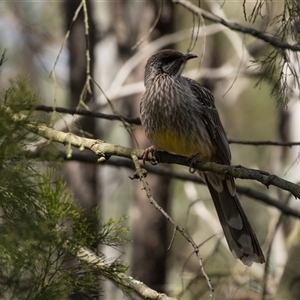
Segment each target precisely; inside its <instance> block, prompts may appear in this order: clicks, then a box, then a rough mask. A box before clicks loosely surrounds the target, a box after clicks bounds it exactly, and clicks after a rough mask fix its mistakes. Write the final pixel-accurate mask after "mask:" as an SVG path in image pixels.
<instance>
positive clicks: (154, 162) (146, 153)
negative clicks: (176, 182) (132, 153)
mask: <svg viewBox="0 0 300 300" xmlns="http://www.w3.org/2000/svg"><path fill="white" fill-rule="evenodd" d="M155 151H156V149H155V148H154V146H150V147H148V148H146V149H145V150H144V153H143V155H142V160H143V163H144V164H146V160H148V159H149V161H150V163H151V164H152V165H157V160H156V158H155V155H154V153H155ZM149 153H151V156H150V158H149Z"/></svg>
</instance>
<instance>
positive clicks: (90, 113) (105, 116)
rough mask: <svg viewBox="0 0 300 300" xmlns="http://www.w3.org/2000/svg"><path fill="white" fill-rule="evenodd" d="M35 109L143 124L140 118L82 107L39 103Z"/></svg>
mask: <svg viewBox="0 0 300 300" xmlns="http://www.w3.org/2000/svg"><path fill="white" fill-rule="evenodd" d="M35 110H37V111H44V112H59V113H64V114H71V115H81V116H88V117H93V118H101V119H106V120H118V121H122V120H124V121H125V122H127V123H129V124H135V125H141V120H140V118H126V117H123V116H122V117H120V116H118V115H112V114H104V113H100V112H94V111H90V110H86V109H81V108H64V107H53V106H47V105H38V106H36V107H35Z"/></svg>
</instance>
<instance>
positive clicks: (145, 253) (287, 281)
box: [0, 0, 300, 299]
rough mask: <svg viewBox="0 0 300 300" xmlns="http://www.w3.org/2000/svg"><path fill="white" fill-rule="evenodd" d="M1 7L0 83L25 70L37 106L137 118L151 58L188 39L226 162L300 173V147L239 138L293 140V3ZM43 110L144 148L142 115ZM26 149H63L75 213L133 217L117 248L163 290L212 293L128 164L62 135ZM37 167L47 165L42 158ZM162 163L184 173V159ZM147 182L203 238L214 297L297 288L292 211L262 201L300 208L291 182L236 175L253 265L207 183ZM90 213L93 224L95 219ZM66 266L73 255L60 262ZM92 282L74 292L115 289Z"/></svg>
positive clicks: (297, 9)
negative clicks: (287, 185)
mask: <svg viewBox="0 0 300 300" xmlns="http://www.w3.org/2000/svg"><path fill="white" fill-rule="evenodd" d="M175 3H177V5H175ZM0 6H1V10H0V14H1V26H0V30H1V37H2V38H1V41H0V48H1V49H4V48H7V49H8V51H7V54H6V56H7V61H6V62H5V64H4V65H3V66H2V73H1V77H0V83H1V87H2V88H3V89H5V88H7V87H9V86H10V83H9V80H10V79H11V78H14V77H16V76H17V75H18V74H25V75H27V77H28V82H29V84H30V86H31V88H32V89H34V90H36V91H38V93H39V97H40V98H41V99H43V100H42V104H45V105H48V106H51V107H53V108H58V107H67V108H74V109H78V108H83V109H87V110H90V111H92V112H103V113H110V114H111V113H113V114H119V115H122V116H124V117H125V116H126V117H138V116H139V100H140V98H141V94H142V92H143V89H144V88H143V82H142V81H143V70H144V65H145V63H146V60H147V59H148V58H149V57H150V56H151V54H153V53H154V52H156V51H158V50H159V49H162V48H175V49H177V50H179V51H182V52H188V51H190V52H192V53H195V54H197V55H198V56H199V60H198V62H199V63H198V64H197V63H196V62H194V65H192V64H191V63H190V64H189V65H188V66H187V67H188V68H187V69H186V73H185V74H186V75H187V76H188V77H192V78H194V79H196V80H198V81H199V82H200V83H201V84H203V85H204V86H206V87H207V88H209V89H210V90H211V91H212V93H213V94H214V96H215V98H216V105H217V107H218V110H219V113H220V115H221V119H222V121H223V124H224V127H225V129H226V131H227V133H228V138H229V139H230V140H231V141H232V143H231V150H232V154H233V164H241V165H243V166H246V167H249V168H254V169H261V170H265V171H267V172H270V173H274V174H276V175H278V176H280V177H282V178H285V179H288V180H290V181H292V182H295V183H297V182H298V181H299V174H300V172H299V166H298V165H299V164H298V157H299V146H295V145H294V146H293V147H283V146H278V145H277V146H276V145H267V144H266V143H262V145H260V146H255V145H252V144H251V143H248V144H246V145H242V144H240V143H237V141H241V140H242V141H248V142H249V141H250V142H251V141H266V140H267V141H269V140H276V141H277V142H279V143H287V142H289V141H299V140H300V135H299V129H298V128H299V126H298V123H297V120H299V116H298V115H299V113H300V112H299V81H298V76H299V70H300V68H299V54H298V53H299V49H294V48H293V47H292V46H293V45H294V44H295V45H294V46H295V47H297V45H296V43H297V41H299V31H298V28H299V14H300V5H299V3H298V1H294V0H287V1H285V2H273V1H262V0H257V1H247V0H246V1H241V2H231V1H211V0H210V1H201V2H199V3H197V2H189V1H179V0H178V1H171V0H165V1H155V0H153V1H152V0H149V1H136V2H132V1H102V2H96V1H63V2H47V1H42V2H31V1H26V2H10V1H4V2H2V3H1V4H0ZM197 6H198V8H197ZM199 8H200V10H199ZM210 13H212V14H210ZM215 16H218V17H215ZM224 20H225V22H223V21H224ZM226 20H227V21H228V22H227V21H226ZM233 22H236V24H235V23H233ZM235 25H236V26H235ZM248 28H252V30H248ZM65 38H66V44H63V40H64V39H65ZM268 38H269V40H268ZM137 43H138V44H137ZM62 44H63V47H62V48H61V45H62ZM287 44H288V45H291V47H287V46H286V45H287ZM135 45H136V47H135ZM298 47H299V45H298ZM90 76H91V77H90ZM42 119H47V120H48V121H49V122H50V124H51V126H52V127H53V128H55V129H58V130H61V131H64V132H73V133H76V134H77V135H79V136H82V137H83V136H86V137H91V138H95V139H103V140H105V141H107V142H109V143H112V144H120V145H123V146H128V147H133V148H145V147H147V146H148V142H147V140H146V138H145V136H144V134H143V130H142V128H141V127H140V126H138V125H132V126H130V125H129V124H128V123H124V122H123V123H120V122H119V121H111V120H104V119H101V118H93V117H91V116H85V117H84V116H78V115H76V114H75V115H70V114H66V115H63V114H61V113H59V112H58V111H56V112H53V113H51V116H47V115H46V114H44V115H43V117H42ZM35 147H36V149H40V148H41V149H42V150H40V152H41V153H44V152H47V153H49V152H53V153H57V150H59V151H60V153H61V152H63V151H65V158H66V157H68V159H69V160H72V161H68V162H66V161H63V162H61V160H60V162H58V164H62V172H63V174H64V178H65V181H66V182H67V186H68V188H69V189H70V190H72V191H73V193H74V197H75V199H76V200H77V201H78V203H79V204H80V205H81V206H82V207H83V208H85V209H86V210H85V212H84V213H83V215H82V216H81V217H82V218H83V219H84V218H87V219H89V218H90V216H91V215H92V214H93V213H92V212H93V210H94V208H96V207H99V208H100V210H101V212H102V218H103V219H102V220H101V222H104V223H105V222H106V221H107V220H109V218H110V217H113V218H114V219H118V218H120V217H122V216H124V215H128V216H129V219H128V226H130V228H131V239H132V243H128V244H126V246H124V248H122V251H124V255H123V259H124V260H125V261H127V262H128V263H129V265H130V266H131V269H130V274H131V275H132V276H133V277H136V278H138V279H139V280H141V281H143V282H144V283H146V284H147V285H149V286H150V287H152V288H154V289H155V290H157V291H159V292H166V293H168V294H170V295H174V296H177V297H179V296H180V297H181V298H184V299H202V298H205V297H206V298H207V295H208V293H209V290H208V288H207V284H206V282H205V280H204V279H203V277H202V274H201V272H200V269H199V263H198V262H197V258H196V257H195V256H194V255H191V254H192V250H193V249H192V248H191V246H190V244H189V243H188V242H187V241H186V240H185V239H184V238H183V237H181V236H180V235H179V234H176V236H175V239H174V241H173V240H172V235H173V230H174V229H173V227H172V226H170V224H168V222H167V220H166V219H165V218H164V217H163V215H162V214H161V213H160V212H158V211H157V210H155V208H154V207H153V206H152V205H150V204H149V201H148V199H147V197H146V194H145V192H144V191H143V190H142V188H143V187H142V185H141V184H140V183H139V182H137V181H136V182H132V181H130V180H129V179H128V176H130V175H132V172H133V171H132V170H128V169H127V168H124V167H122V165H121V162H120V161H118V160H114V158H111V159H109V160H108V162H107V164H102V165H99V164H96V163H94V162H95V158H94V157H92V159H91V160H90V162H91V161H92V162H93V163H88V162H87V161H89V158H90V157H91V156H92V153H91V152H89V151H88V150H85V151H82V150H83V149H80V150H81V151H78V152H76V150H75V149H73V148H71V146H68V145H67V146H66V147H65V148H63V147H61V146H58V145H53V144H49V143H37V144H36V146H35ZM53 155H54V154H53ZM70 158H71V159H70ZM44 159H49V157H48V156H46V158H45V156H44ZM65 160H67V159H65ZM54 164H55V163H54V161H53V159H52V161H51V166H53V165H54ZM110 164H114V166H112V165H110ZM39 167H40V168H41V169H42V170H45V169H47V168H48V167H49V163H48V164H46V163H45V164H44V165H43V166H41V165H39ZM165 170H170V171H172V170H173V171H177V172H179V173H182V174H186V173H187V169H186V168H184V167H179V166H175V167H174V168H172V169H171V168H170V166H165ZM147 180H148V182H149V184H150V186H151V189H152V193H153V195H154V198H155V199H156V200H157V202H158V203H159V204H160V206H161V207H163V208H164V209H165V210H166V211H167V212H168V213H169V214H170V215H171V216H172V217H173V219H174V220H175V221H176V223H177V224H179V225H181V226H183V227H185V228H186V230H187V232H188V233H189V234H190V235H191V236H192V237H193V238H194V240H195V241H196V243H197V244H199V245H201V247H200V250H201V255H202V257H203V258H204V266H205V269H206V271H207V273H208V274H209V276H210V278H211V280H212V282H213V286H214V288H215V299H227V298H228V299H229V298H230V299H233V298H235V299H240V298H242V297H248V298H249V299H257V297H259V295H262V297H265V298H266V297H273V298H276V297H277V299H284V298H289V299H299V290H298V289H297V288H295V289H294V288H292V287H293V286H294V279H295V278H297V276H298V275H299V271H298V270H300V266H297V264H296V262H295V259H293V257H294V256H293V253H297V249H299V245H297V243H294V240H295V238H293V237H297V236H299V235H298V233H299V225H296V223H297V222H298V221H295V218H292V217H283V215H284V214H283V213H282V211H280V210H278V209H277V208H274V207H272V206H270V205H266V204H265V203H264V197H268V199H270V198H271V199H274V200H276V201H278V202H281V203H283V204H288V205H289V206H291V207H292V208H294V209H295V210H299V204H298V202H297V201H295V199H294V198H293V197H291V195H290V194H289V193H287V192H284V191H283V190H281V189H279V188H275V187H270V188H269V189H268V190H267V189H266V188H265V186H263V185H261V184H259V183H257V182H255V181H245V180H237V183H238V185H239V187H240V189H239V191H240V193H241V195H240V198H241V200H242V203H243V206H244V208H245V210H246V211H247V215H248V216H249V218H250V220H251V223H252V224H253V227H254V230H255V232H256V233H257V235H258V238H259V240H260V242H261V243H262V245H263V249H264V250H265V252H266V254H267V257H268V263H267V264H266V266H267V267H265V266H259V265H255V266H253V267H252V268H251V269H250V268H246V267H244V266H243V265H241V263H240V262H238V261H236V260H235V259H234V258H232V257H231V254H230V252H229V251H228V249H227V245H226V243H225V241H224V238H223V234H222V232H221V228H220V225H219V223H218V221H217V217H216V214H215V211H214V209H213V207H212V203H211V200H210V196H209V194H208V191H207V188H206V187H205V186H203V185H199V184H195V183H192V182H191V181H183V180H175V179H172V180H171V177H166V176H157V175H155V174H151V173H149V175H148V177H147ZM249 191H250V192H249ZM255 193H256V194H255ZM254 200H259V201H254ZM91 225H92V226H90V230H91V231H93V230H96V227H95V224H94V223H91ZM93 226H94V227H93ZM169 246H170V249H168V248H169ZM92 248H93V249H99V251H100V252H102V253H104V254H105V255H106V256H107V257H109V258H112V257H117V256H119V255H120V253H119V252H118V251H116V250H115V249H113V248H111V247H105V246H102V245H101V246H100V245H98V244H97V243H95V244H94V245H92ZM269 249H270V253H268V252H267V251H268V250H269ZM73 265H74V262H73V263H71V262H69V265H68V267H72V266H73ZM101 285H102V288H103V289H104V290H105V294H104V295H100V294H98V286H95V287H94V289H90V290H85V291H84V292H82V291H77V290H76V287H75V286H74V290H72V291H70V296H69V297H70V299H82V298H83V297H92V296H93V297H95V298H97V297H102V298H103V299H119V298H123V297H124V295H123V293H122V291H120V290H119V289H116V288H115V285H114V284H113V285H111V284H110V283H109V282H105V283H103V284H101ZM277 287H278V289H277ZM84 295H85V296H84ZM87 295H88V296H87Z"/></svg>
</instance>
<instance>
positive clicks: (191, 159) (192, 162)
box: [188, 154, 200, 174]
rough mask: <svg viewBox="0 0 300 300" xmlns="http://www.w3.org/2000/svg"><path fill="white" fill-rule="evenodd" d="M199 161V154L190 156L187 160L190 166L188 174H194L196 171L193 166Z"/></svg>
mask: <svg viewBox="0 0 300 300" xmlns="http://www.w3.org/2000/svg"><path fill="white" fill-rule="evenodd" d="M199 161H200V155H199V154H194V155H192V156H190V157H189V158H188V162H189V164H190V167H189V172H190V173H192V174H193V173H195V172H196V170H195V169H194V167H195V165H196V164H197V163H198V162H199Z"/></svg>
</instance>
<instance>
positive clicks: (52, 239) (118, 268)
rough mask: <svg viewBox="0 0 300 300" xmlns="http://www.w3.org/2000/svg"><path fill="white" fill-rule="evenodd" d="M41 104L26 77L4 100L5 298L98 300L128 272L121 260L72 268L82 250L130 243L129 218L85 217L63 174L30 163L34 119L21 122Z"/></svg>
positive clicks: (0, 228)
mask: <svg viewBox="0 0 300 300" xmlns="http://www.w3.org/2000/svg"><path fill="white" fill-rule="evenodd" d="M37 100H38V97H37V95H36V94H35V93H33V92H32V91H30V90H29V89H28V88H27V86H26V82H25V80H24V79H22V78H18V79H17V80H16V81H14V82H12V85H11V87H10V88H9V89H8V90H7V91H6V92H5V93H4V94H3V96H2V97H1V100H0V105H1V109H0V124H1V126H0V178H1V179H0V240H1V243H0V270H1V272H0V298H1V299H22V300H23V299H43V300H47V299H63V298H65V297H66V296H67V295H68V294H70V293H72V292H74V291H76V292H79V291H80V292H81V293H82V294H83V295H86V296H87V297H88V298H90V299H94V298H93V297H96V296H95V295H96V291H98V288H99V280H100V279H101V278H112V277H113V276H114V274H116V272H124V271H125V270H126V268H127V267H126V266H125V265H124V264H123V263H121V261H119V260H118V259H117V260H115V261H114V262H113V263H111V264H108V265H107V267H106V268H105V270H99V268H96V267H95V266H94V265H91V264H88V263H82V262H79V261H77V263H74V262H73V263H72V264H69V266H68V267H66V264H67V263H68V262H69V261H70V259H72V258H74V253H75V254H76V249H79V247H81V246H84V247H88V248H93V249H95V248H96V247H97V245H99V244H104V245H110V246H113V247H116V246H118V245H120V244H123V243H125V242H127V233H128V232H127V229H125V228H123V225H122V224H123V221H124V219H121V220H119V221H114V220H109V221H108V222H107V223H105V224H101V215H100V212H99V210H95V211H94V212H93V214H92V216H89V218H87V217H85V215H86V214H85V211H83V209H81V208H79V207H78V206H77V205H76V204H74V201H73V198H72V194H71V193H70V191H68V190H67V189H66V186H65V184H64V182H63V181H62V180H61V179H60V178H57V176H56V174H55V171H53V170H48V171H47V172H45V174H41V173H40V172H38V171H37V168H36V167H35V165H34V163H33V162H32V161H30V160H29V159H28V158H26V156H25V154H26V152H25V151H24V150H25V149H28V148H29V147H31V146H32V143H33V142H34V137H33V135H32V134H28V132H27V131H26V129H25V128H26V124H28V123H29V122H32V120H33V119H34V118H35V117H34V113H33V110H31V112H29V113H27V114H24V117H23V118H15V117H14V116H15V113H16V112H22V113H23V110H25V109H26V110H27V112H28V108H29V107H34V105H36V103H37ZM34 121H36V120H34ZM97 255H98V257H100V258H102V259H103V260H107V259H106V258H105V257H104V255H103V254H101V253H98V254H97ZM93 295H94V296H93Z"/></svg>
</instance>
